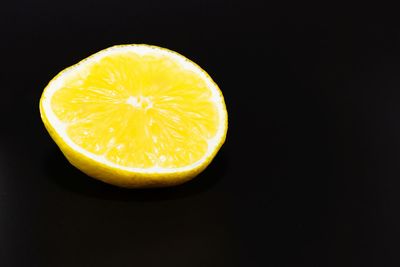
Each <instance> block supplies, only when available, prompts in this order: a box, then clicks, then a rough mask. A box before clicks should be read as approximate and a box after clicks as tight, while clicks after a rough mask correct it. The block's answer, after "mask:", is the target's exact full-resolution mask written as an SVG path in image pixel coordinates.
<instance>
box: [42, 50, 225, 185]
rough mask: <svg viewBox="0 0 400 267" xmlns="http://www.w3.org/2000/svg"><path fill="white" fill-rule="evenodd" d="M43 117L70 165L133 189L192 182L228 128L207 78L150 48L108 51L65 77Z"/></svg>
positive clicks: (54, 84) (52, 88)
mask: <svg viewBox="0 0 400 267" xmlns="http://www.w3.org/2000/svg"><path fill="white" fill-rule="evenodd" d="M40 114H41V117H42V120H43V123H44V125H45V127H46V129H47V130H48V132H49V133H50V135H51V137H52V138H53V139H54V141H55V142H56V144H57V145H58V146H59V147H60V149H61V151H62V152H63V153H64V155H65V156H66V158H67V159H68V160H69V161H70V162H71V164H72V165H74V166H75V167H77V168H78V169H80V170H81V171H83V172H85V173H86V174H88V175H90V176H92V177H94V178H96V179H99V180H101V181H104V182H106V183H109V184H113V185H117V186H121V187H128V188H138V187H162V186H172V185H177V184H181V183H184V182H186V181H188V180H190V179H192V178H193V177H195V176H196V175H197V174H199V173H200V172H201V171H203V170H204V169H205V168H206V167H207V166H208V165H209V164H210V162H211V161H212V159H213V158H214V157H215V155H216V154H217V152H218V150H219V149H220V147H221V146H222V144H223V143H224V141H225V138H226V132H227V128H228V118H227V111H226V107H225V102H224V98H223V96H222V93H221V91H220V90H219V88H218V86H217V85H216V84H215V83H214V82H213V80H212V79H211V78H210V76H208V74H207V73H206V72H205V71H204V70H202V69H201V68H200V67H199V66H198V65H196V64H195V63H193V62H192V61H190V60H188V59H187V58H185V57H184V56H182V55H180V54H178V53H176V52H173V51H171V50H168V49H165V48H161V47H157V46H149V45H120V46H114V47H110V48H108V49H105V50H102V51H100V52H98V53H96V54H94V55H92V56H90V57H88V58H87V59H84V60H82V61H81V62H79V63H78V64H76V65H73V66H72V67H69V68H67V69H65V70H64V71H62V72H61V73H59V74H58V75H57V76H56V77H55V78H54V79H53V80H51V81H50V83H49V84H48V86H47V87H46V88H45V90H44V92H43V94H42V97H41V99H40Z"/></svg>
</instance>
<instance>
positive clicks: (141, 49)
mask: <svg viewBox="0 0 400 267" xmlns="http://www.w3.org/2000/svg"><path fill="white" fill-rule="evenodd" d="M125 52H134V53H137V54H139V55H146V54H151V55H154V56H157V55H160V56H168V57H170V58H172V59H174V60H176V62H177V63H179V64H180V65H181V66H182V67H183V68H185V69H189V70H191V71H193V72H195V73H196V74H198V76H199V77H201V78H202V79H203V80H204V81H205V82H206V84H207V86H208V88H209V89H210V90H211V93H212V96H211V101H212V102H214V103H215V104H216V106H217V110H218V114H219V125H218V129H217V133H216V134H215V136H214V137H213V138H211V139H209V140H208V148H207V152H206V153H205V154H204V155H203V157H202V158H201V159H200V160H198V161H196V162H194V163H193V164H190V165H187V166H184V167H177V168H164V167H159V166H154V167H150V168H137V167H127V166H123V165H119V164H116V163H114V162H111V161H110V160H108V159H106V158H105V157H104V156H101V155H96V154H93V153H91V152H89V151H87V150H85V149H83V148H82V147H80V146H79V145H77V144H75V143H74V142H73V141H72V140H71V139H70V138H69V136H68V135H67V134H66V128H67V125H66V124H65V123H63V122H61V121H60V120H59V119H58V118H57V116H56V115H55V114H54V112H53V110H52V108H51V99H52V96H53V94H54V93H55V92H56V91H57V90H58V89H59V88H61V87H62V86H63V83H64V81H65V78H67V77H68V76H69V75H70V74H73V73H76V72H79V71H80V70H81V69H83V68H85V66H86V65H87V64H88V63H91V62H96V61H99V60H100V59H101V58H103V57H105V56H109V55H112V54H119V53H125ZM146 101H147V100H146ZM127 103H128V104H130V105H133V106H135V105H139V102H138V99H134V98H131V99H128V100H127ZM42 108H43V111H44V113H45V114H46V117H47V120H48V122H49V123H50V125H51V126H52V127H53V129H54V130H55V131H56V132H57V134H58V135H59V136H60V138H61V139H63V140H64V142H65V143H66V144H67V145H68V146H69V147H70V148H71V149H72V150H74V151H75V152H77V153H79V154H82V155H84V156H86V157H88V158H91V159H93V160H94V161H96V162H99V163H101V164H104V165H107V166H109V167H111V168H115V169H120V170H125V171H129V172H132V173H177V172H185V171H190V170H192V169H195V168H197V167H199V166H202V165H203V164H204V163H205V162H206V161H207V159H208V158H209V157H211V156H212V155H213V153H215V150H216V149H217V147H218V146H220V145H221V141H222V138H224V135H225V134H226V122H227V115H226V112H225V106H224V100H223V97H222V95H221V92H220V91H219V88H218V87H217V86H216V84H215V83H214V82H213V81H212V79H211V78H210V77H209V76H208V75H207V74H206V73H205V72H204V71H203V70H202V69H201V68H200V67H199V66H197V65H196V64H194V63H193V62H191V61H189V60H188V59H186V58H185V57H183V56H181V55H179V54H177V53H175V52H172V51H169V50H166V49H160V48H157V47H153V46H147V45H125V46H115V47H111V48H108V49H106V50H103V51H100V52H98V53H97V54H94V55H93V56H91V57H89V58H88V59H86V60H83V61H82V62H80V63H78V64H77V65H74V66H72V67H70V68H68V69H66V70H65V71H63V72H62V74H61V75H59V76H57V77H56V78H55V79H53V80H52V81H51V82H50V83H49V85H48V86H47V88H46V90H45V92H44V94H43V96H42Z"/></svg>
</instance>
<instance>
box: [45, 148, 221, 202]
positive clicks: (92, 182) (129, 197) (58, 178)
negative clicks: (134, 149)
mask: <svg viewBox="0 0 400 267" xmlns="http://www.w3.org/2000/svg"><path fill="white" fill-rule="evenodd" d="M227 166H228V155H227V153H226V152H225V151H224V147H222V148H221V150H220V151H219V153H218V154H217V155H216V157H215V158H214V160H213V161H212V162H211V164H210V165H209V166H208V167H207V168H206V169H205V170H204V171H203V172H202V173H200V174H199V175H198V176H197V177H195V178H194V179H193V180H191V181H189V182H187V183H184V184H182V185H178V186H175V187H166V188H149V189H126V188H119V187H116V186H113V185H109V184H106V183H103V182H101V181H99V180H96V179H94V178H91V177H89V176H88V175H86V174H85V173H83V172H81V171H80V170H78V169H77V168H75V167H74V166H73V165H71V164H70V163H69V162H68V161H67V159H66V158H65V157H64V155H63V154H62V153H61V151H60V150H59V149H58V148H57V147H54V148H53V149H51V150H50V151H49V153H48V155H47V156H46V158H45V162H44V169H45V175H46V178H47V179H48V180H49V181H50V182H52V183H55V184H57V185H58V186H60V187H62V188H64V189H66V190H68V191H72V192H74V193H78V194H82V195H87V196H90V197H96V198H102V199H111V200H121V201H162V200H168V199H179V198H184V197H187V196H191V195H195V194H199V193H201V192H204V191H207V190H208V189H210V188H212V187H213V186H214V185H215V184H217V183H218V181H219V180H220V179H222V177H223V176H224V174H225V173H226V169H227Z"/></svg>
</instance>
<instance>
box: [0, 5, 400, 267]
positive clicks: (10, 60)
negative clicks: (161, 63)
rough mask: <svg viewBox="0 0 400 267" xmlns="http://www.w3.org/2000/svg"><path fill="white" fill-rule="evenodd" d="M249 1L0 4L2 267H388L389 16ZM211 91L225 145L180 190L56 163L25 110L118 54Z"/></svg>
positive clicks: (396, 89)
mask: <svg viewBox="0 0 400 267" xmlns="http://www.w3.org/2000/svg"><path fill="white" fill-rule="evenodd" d="M299 2H301V3H288V2H285V3H281V4H273V3H270V2H263V1H259V2H256V1H242V2H239V1H237V2H228V1H226V2H222V1H211V0H210V1H200V0H197V1H195V0H191V1H181V2H177V1H174V2H171V1H161V0H160V1H137V2H134V1H131V2H127V1H120V0H116V1H63V2H50V1H48V2H45V1H40V0H39V1H16V2H14V3H9V4H7V5H5V4H3V6H2V8H1V9H0V25H1V26H0V27H1V28H0V30H1V31H0V36H1V37H0V38H1V42H0V48H1V58H0V59H1V60H0V88H1V91H0V93H1V100H2V101H1V105H0V112H1V113H0V114H1V115H0V116H1V124H0V125H1V132H0V137H1V138H0V145H1V150H0V265H1V266H194V267H195V266H308V267H309V266H379V267H381V266H400V256H399V255H400V254H399V253H398V252H399V249H400V239H399V238H400V194H399V192H400V164H399V162H400V27H399V25H400V24H399V23H398V22H399V21H398V19H397V17H396V16H397V15H396V9H390V8H386V9H385V10H382V9H378V8H377V7H376V6H369V7H366V6H365V4H364V5H363V6H349V5H345V6H335V5H328V4H326V6H321V5H318V6H316V5H315V4H306V3H304V2H302V1H299ZM125 43H147V44H153V45H159V46H164V47H167V48H170V49H172V50H175V51H177V52H179V53H182V54H183V55H185V56H187V57H188V58H190V59H192V60H194V61H195V62H197V63H198V64H199V65H200V66H202V67H203V68H204V69H205V70H206V71H207V72H208V73H209V74H210V75H211V76H212V77H213V79H214V80H215V81H216V82H217V83H218V84H219V86H220V88H221V90H222V92H223V94H224V96H225V100H226V103H227V108H228V112H229V131H228V138H227V142H226V144H225V145H224V146H223V148H222V149H221V151H220V153H219V154H218V156H217V157H216V158H215V160H214V162H213V163H212V165H210V167H209V168H208V169H207V170H206V171H205V172H204V173H202V174H201V175H200V176H198V178H196V179H195V180H193V181H191V182H189V183H187V184H185V185H183V186H179V187H175V188H167V189H155V190H123V189H118V188H115V187H112V186H109V185H105V184H103V183H101V182H98V181H96V180H94V179H91V178H88V177H87V176H85V175H84V174H82V173H81V172H79V171H78V170H76V169H75V168H74V167H72V166H71V165H69V164H68V163H67V161H66V160H65V159H64V158H63V156H62V154H61V153H60V152H59V150H58V148H57V147H56V145H55V144H54V143H53V141H52V140H51V139H50V137H49V136H48V134H47V132H46V131H45V129H44V127H43V125H42V122H41V120H40V116H39V109H38V104H39V98H40V95H41V93H42V90H43V88H44V87H45V86H46V84H47V83H48V81H49V80H50V79H51V78H52V77H54V76H55V75H56V74H57V73H58V72H59V71H61V70H62V69H64V68H65V67H67V66H70V65H72V64H74V63H76V62H78V61H79V60H81V59H83V58H85V57H87V56H89V55H91V54H93V53H95V52H97V51H99V50H101V49H104V48H106V47H109V46H112V45H115V44H125Z"/></svg>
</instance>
